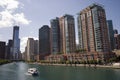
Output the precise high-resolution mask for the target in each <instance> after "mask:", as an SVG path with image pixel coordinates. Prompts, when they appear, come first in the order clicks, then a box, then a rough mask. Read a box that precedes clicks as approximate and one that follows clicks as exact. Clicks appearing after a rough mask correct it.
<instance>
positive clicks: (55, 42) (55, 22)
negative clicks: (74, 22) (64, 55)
mask: <svg viewBox="0 0 120 80" xmlns="http://www.w3.org/2000/svg"><path fill="white" fill-rule="evenodd" d="M50 24H51V41H52V42H51V46H52V54H57V53H59V52H60V27H59V18H56V19H52V20H50Z"/></svg>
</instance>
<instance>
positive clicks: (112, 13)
mask: <svg viewBox="0 0 120 80" xmlns="http://www.w3.org/2000/svg"><path fill="white" fill-rule="evenodd" d="M3 1H4V2H3ZM6 3H7V4H6ZM92 3H99V4H102V5H104V8H105V10H106V16H107V20H109V19H111V20H113V26H114V29H118V31H119V32H120V28H119V27H120V9H119V8H120V0H1V1H0V41H7V40H8V39H12V33H13V28H12V26H13V25H19V26H20V38H21V50H22V51H24V47H25V45H26V41H27V38H28V37H33V38H35V39H37V38H38V29H39V28H40V27H41V26H42V25H50V20H51V19H53V18H55V17H61V16H62V15H64V14H71V15H73V16H74V17H75V22H76V17H77V13H78V12H80V11H81V10H82V9H84V8H86V7H87V6H89V5H90V4H92ZM1 14H2V15H1ZM6 16H7V19H6V18H5V19H2V18H3V17H6ZM75 27H76V35H77V23H76V25H75ZM77 37H78V36H76V38H77Z"/></svg>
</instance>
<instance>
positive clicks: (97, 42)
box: [77, 4, 110, 52]
mask: <svg viewBox="0 0 120 80" xmlns="http://www.w3.org/2000/svg"><path fill="white" fill-rule="evenodd" d="M77 19H78V36H79V44H80V48H81V49H85V50H86V51H87V52H109V51H110V43H109V38H108V29H107V23H106V15H105V10H104V8H103V7H102V6H101V5H97V4H92V5H90V6H88V7H87V8H85V9H83V10H82V11H81V12H80V13H79V14H78V17H77Z"/></svg>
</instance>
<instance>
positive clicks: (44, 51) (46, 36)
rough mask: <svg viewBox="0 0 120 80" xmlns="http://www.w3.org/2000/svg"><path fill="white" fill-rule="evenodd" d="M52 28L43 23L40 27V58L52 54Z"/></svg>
mask: <svg viewBox="0 0 120 80" xmlns="http://www.w3.org/2000/svg"><path fill="white" fill-rule="evenodd" d="M50 35H51V29H50V28H49V26H48V25H43V26H42V27H41V28H40V29H39V54H40V59H44V57H45V56H47V55H49V54H51V37H50Z"/></svg>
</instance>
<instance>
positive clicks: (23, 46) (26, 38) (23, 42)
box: [20, 36, 38, 52]
mask: <svg viewBox="0 0 120 80" xmlns="http://www.w3.org/2000/svg"><path fill="white" fill-rule="evenodd" d="M28 38H33V39H34V40H38V38H36V37H31V36H29V37H22V38H21V42H20V50H21V52H24V51H25V47H26V46H27V40H28Z"/></svg>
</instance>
